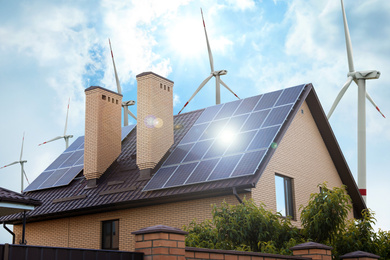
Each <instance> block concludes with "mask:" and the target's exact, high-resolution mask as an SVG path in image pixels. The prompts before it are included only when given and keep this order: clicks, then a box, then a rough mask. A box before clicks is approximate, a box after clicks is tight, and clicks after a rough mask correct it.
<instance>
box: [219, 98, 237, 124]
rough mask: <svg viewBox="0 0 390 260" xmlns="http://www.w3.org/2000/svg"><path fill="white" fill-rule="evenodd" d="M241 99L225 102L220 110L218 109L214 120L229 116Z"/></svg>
mask: <svg viewBox="0 0 390 260" xmlns="http://www.w3.org/2000/svg"><path fill="white" fill-rule="evenodd" d="M241 101H242V100H236V101H233V102H229V103H226V104H225V105H224V106H223V107H222V108H221V110H219V112H218V114H217V115H216V117H215V118H214V120H218V119H222V118H226V117H231V116H232V114H233V113H234V111H236V109H237V107H238V106H239V105H240V103H241Z"/></svg>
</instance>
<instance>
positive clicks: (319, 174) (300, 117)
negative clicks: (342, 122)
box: [252, 102, 353, 226]
mask: <svg viewBox="0 0 390 260" xmlns="http://www.w3.org/2000/svg"><path fill="white" fill-rule="evenodd" d="M302 111H303V113H302ZM276 173H277V174H280V175H284V176H286V177H290V178H292V179H293V200H294V204H295V205H294V213H295V216H296V220H297V221H293V223H294V224H295V225H297V226H300V225H301V222H300V211H299V207H300V206H301V205H307V203H308V200H309V197H310V194H311V193H316V192H319V188H318V187H317V185H318V184H320V183H323V182H324V181H326V182H328V187H330V188H332V187H335V186H337V187H340V186H341V185H342V182H341V180H340V177H339V175H338V172H337V170H336V168H335V166H334V164H333V161H332V159H331V157H330V155H329V152H328V150H327V149H326V146H325V143H324V142H323V140H322V137H321V134H320V132H319V131H318V128H317V126H316V124H315V122H314V119H313V117H312V115H311V113H310V110H309V108H308V106H307V104H306V102H304V104H303V105H302V107H301V108H300V109H299V111H298V113H297V114H296V116H295V118H294V120H293V122H292V123H291V125H290V127H289V128H288V130H287V132H286V134H285V135H284V137H283V139H282V141H281V143H280V144H278V147H277V150H276V151H275V154H274V155H273V157H272V159H271V161H270V162H269V164H268V166H267V168H266V170H265V171H264V173H263V175H262V176H261V178H260V180H259V182H258V183H257V186H256V188H255V189H253V194H252V196H253V199H254V200H255V201H256V202H258V203H259V202H263V203H264V204H265V205H266V207H267V208H268V209H271V210H274V211H276V194H275V174H276ZM349 217H350V218H353V213H352V212H350V214H349Z"/></svg>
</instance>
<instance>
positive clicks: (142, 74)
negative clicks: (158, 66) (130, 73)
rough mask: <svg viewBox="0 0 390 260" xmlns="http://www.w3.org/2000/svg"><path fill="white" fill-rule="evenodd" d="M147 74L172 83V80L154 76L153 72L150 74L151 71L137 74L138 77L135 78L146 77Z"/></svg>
mask: <svg viewBox="0 0 390 260" xmlns="http://www.w3.org/2000/svg"><path fill="white" fill-rule="evenodd" d="M149 74H152V75H154V76H157V77H160V78H162V79H164V80H167V81H169V82H172V83H174V82H173V81H172V80H169V79H167V78H164V77H163V76H160V75H158V74H156V73H154V72H151V71H147V72H142V73H140V74H138V75H137V76H136V78H139V77H142V76H146V75H149Z"/></svg>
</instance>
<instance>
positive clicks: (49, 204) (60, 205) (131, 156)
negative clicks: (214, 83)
mask: <svg viewBox="0 0 390 260" xmlns="http://www.w3.org/2000/svg"><path fill="white" fill-rule="evenodd" d="M302 89H303V90H302V92H300V94H299V96H298V98H297V100H296V101H294V103H293V105H292V107H291V110H290V111H289V113H288V114H287V117H286V118H285V120H284V122H283V123H282V124H281V127H280V128H279V131H278V133H277V134H276V136H275V138H274V139H273V142H276V143H280V141H281V139H282V138H283V135H284V133H285V132H286V131H287V129H288V127H289V125H290V124H291V122H292V120H293V118H294V116H295V114H296V113H297V111H298V109H299V107H300V106H301V105H302V104H303V102H304V101H306V102H307V104H308V106H309V109H310V111H311V113H312V115H313V118H314V120H315V122H316V124H317V126H318V128H319V130H320V133H321V135H322V137H323V140H324V142H325V144H326V147H327V148H328V151H329V153H330V155H331V157H332V159H333V162H334V164H335V166H336V168H337V171H338V172H339V174H340V178H341V180H342V182H343V183H344V184H345V185H347V186H348V192H349V195H350V196H351V198H352V201H353V205H354V209H355V212H356V213H357V214H358V215H357V216H359V212H361V210H362V209H364V208H365V207H366V206H365V204H364V201H363V200H362V197H361V195H360V193H359V192H358V188H357V185H356V183H355V181H354V179H353V176H352V174H351V172H350V170H349V168H348V165H347V163H346V161H345V158H344V156H343V154H342V152H341V150H340V147H339V145H338V143H337V141H336V139H335V136H334V134H333V132H332V130H331V128H330V125H329V123H328V120H327V119H326V116H325V113H324V111H323V110H322V107H321V105H320V103H319V100H318V98H317V95H316V94H315V91H314V89H313V86H312V85H311V84H306V85H302ZM227 104H228V103H227ZM205 110H206V109H200V110H196V111H193V112H189V113H185V114H181V115H176V116H174V129H175V130H174V144H173V145H172V147H171V148H170V149H169V151H168V152H167V154H166V155H165V156H164V158H163V159H162V160H161V161H160V163H159V164H158V165H157V166H156V168H155V170H156V171H157V170H158V169H161V168H162V166H163V167H164V165H163V164H164V162H166V161H167V159H168V158H169V155H170V154H172V152H173V151H174V150H175V148H176V147H177V146H178V145H179V144H180V142H181V140H182V139H183V137H184V136H185V135H186V134H187V133H188V132H189V130H190V129H191V128H192V127H193V126H194V124H195V123H196V121H197V120H198V118H200V116H201V115H202V114H203V112H204V111H205ZM274 152H275V149H267V151H266V153H265V155H264V157H263V158H262V159H261V161H260V162H259V165H258V167H257V170H256V171H255V172H254V174H251V175H245V176H239V177H236V178H227V179H219V180H215V181H210V182H199V183H194V184H190V185H180V186H175V187H165V188H164V187H159V188H161V189H151V190H148V191H144V187H145V186H146V185H147V184H148V182H149V181H150V180H149V179H148V180H144V179H140V178H139V176H140V171H139V169H138V168H137V166H136V161H135V158H136V156H135V154H136V131H135V130H133V131H132V132H131V133H130V134H129V135H128V136H127V137H126V138H125V139H124V140H123V142H122V152H121V154H120V155H119V157H118V159H117V160H116V161H115V162H113V164H112V165H111V166H110V167H109V168H108V169H107V170H106V172H105V173H104V174H103V176H102V177H100V179H99V180H98V185H97V186H96V187H95V188H87V181H86V179H85V178H84V176H83V173H82V172H81V173H79V174H78V175H77V176H76V178H74V179H73V181H71V182H70V184H69V185H67V186H62V187H55V188H51V189H44V190H37V191H31V192H27V193H26V195H28V196H31V197H33V198H34V199H39V200H41V201H42V202H43V204H42V206H40V207H39V208H37V209H35V210H34V211H32V212H29V220H31V221H33V220H43V219H49V218H56V217H65V216H73V215H80V214H88V213H95V212H101V211H107V210H114V209H122V208H131V207H137V206H141V205H142V206H144V205H152V204H156V203H159V204H160V203H164V202H171V201H179V200H187V199H196V198H203V197H210V196H218V195H227V194H232V193H233V188H235V189H237V190H238V192H245V191H246V189H248V188H253V187H255V186H256V183H257V182H258V180H259V178H260V177H261V175H262V173H263V171H264V170H265V168H266V166H267V164H268V162H269V161H270V159H271V158H272V155H273V154H274ZM0 220H4V221H9V222H17V221H18V220H17V218H16V217H15V216H14V215H10V216H6V217H2V218H0Z"/></svg>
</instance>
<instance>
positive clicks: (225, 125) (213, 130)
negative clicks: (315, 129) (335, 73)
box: [144, 85, 305, 191]
mask: <svg viewBox="0 0 390 260" xmlns="http://www.w3.org/2000/svg"><path fill="white" fill-rule="evenodd" d="M304 87H305V85H300V86H296V87H292V88H287V89H284V90H279V91H275V92H270V93H267V94H264V95H259V96H254V97H250V98H246V99H242V100H237V101H233V102H229V103H225V104H220V105H216V106H212V107H208V108H206V109H205V110H204V111H203V113H202V114H201V115H200V116H199V118H198V120H197V121H196V122H195V124H194V125H193V126H192V127H191V129H190V130H189V131H188V132H187V134H186V135H185V136H184V138H183V139H182V140H181V141H180V143H179V144H178V145H177V147H176V148H175V149H174V150H173V152H172V153H171V154H170V156H169V157H168V158H167V160H166V161H165V162H164V163H163V165H162V167H161V168H160V169H159V170H158V171H157V172H156V173H155V175H154V176H153V177H152V179H151V180H150V181H149V182H148V184H147V185H146V186H145V188H144V191H151V190H157V189H164V188H171V187H176V186H182V185H190V184H197V183H204V182H210V181H215V180H222V179H230V178H236V177H241V176H247V175H253V174H254V173H255V172H256V170H257V169H258V167H259V165H260V163H261V162H262V159H263V158H264V156H265V154H266V153H267V151H268V150H269V149H271V146H272V143H273V142H274V139H275V137H276V135H277V134H278V132H279V130H280V129H281V126H282V124H283V123H284V122H285V120H286V118H287V116H288V115H289V114H290V112H291V110H292V108H293V106H294V104H295V103H296V101H297V100H298V98H299V96H300V94H301V92H302V91H303V89H304Z"/></svg>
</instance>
